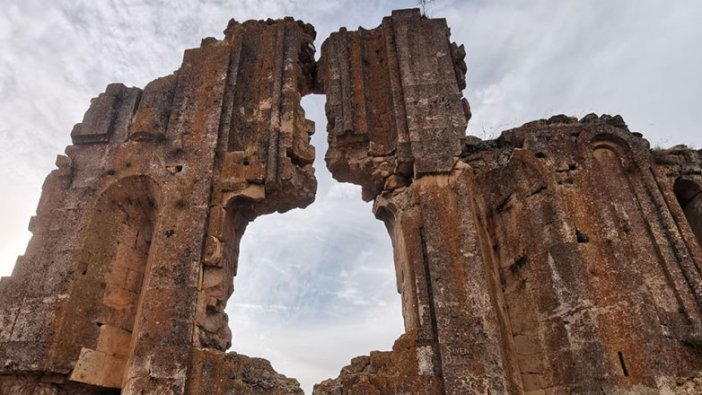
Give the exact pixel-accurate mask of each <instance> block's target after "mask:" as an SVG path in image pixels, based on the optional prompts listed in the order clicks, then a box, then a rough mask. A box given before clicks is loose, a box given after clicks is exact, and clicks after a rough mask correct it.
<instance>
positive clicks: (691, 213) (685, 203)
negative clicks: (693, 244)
mask: <svg viewBox="0 0 702 395" xmlns="http://www.w3.org/2000/svg"><path fill="white" fill-rule="evenodd" d="M673 191H674V192H675V197H676V198H677V200H678V203H679V204H680V208H682V211H683V213H685V218H686V219H687V222H688V224H690V228H691V229H692V233H694V234H695V237H696V238H697V242H698V243H699V244H700V245H702V186H700V184H699V183H697V182H694V181H692V180H689V179H686V178H678V179H677V180H676V181H675V184H674V186H673Z"/></svg>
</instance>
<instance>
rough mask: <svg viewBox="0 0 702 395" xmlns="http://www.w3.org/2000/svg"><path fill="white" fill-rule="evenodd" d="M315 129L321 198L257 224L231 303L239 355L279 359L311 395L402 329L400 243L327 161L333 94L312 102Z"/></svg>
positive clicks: (277, 364)
mask: <svg viewBox="0 0 702 395" xmlns="http://www.w3.org/2000/svg"><path fill="white" fill-rule="evenodd" d="M303 104H304V105H305V109H306V111H307V118H310V119H312V120H314V121H315V122H316V125H317V131H316V133H315V134H314V135H313V136H312V139H313V142H312V143H313V145H314V146H315V147H316V152H317V155H316V159H315V164H314V167H315V175H316V177H317V180H318V182H319V187H318V191H317V196H316V200H315V202H314V203H313V204H311V205H310V206H309V207H307V208H305V209H302V210H301V209H295V210H291V211H289V212H287V213H285V214H271V215H266V216H261V217H258V218H256V219H255V220H254V221H253V222H252V223H250V224H249V225H248V227H247V229H246V232H245V233H244V236H243V238H242V242H241V251H240V255H239V264H238V273H237V276H236V279H235V286H234V288H235V291H234V293H233V294H232V297H231V298H230V300H229V303H228V305H227V309H226V310H227V313H228V315H229V324H230V326H231V328H232V347H231V350H232V351H236V352H240V353H242V354H246V355H249V356H255V357H263V358H266V359H268V360H269V361H271V363H272V364H273V367H274V368H275V369H276V370H277V371H278V372H279V373H281V374H284V375H286V376H288V377H294V378H296V379H298V380H299V381H300V382H301V385H302V388H303V389H304V390H305V392H306V393H308V394H309V393H311V392H312V386H313V385H314V384H316V383H319V382H321V381H322V380H325V379H328V378H335V377H337V376H338V374H339V371H340V370H341V368H342V367H343V366H346V365H348V364H349V363H350V361H351V359H352V358H353V357H356V356H360V355H368V353H369V351H371V350H389V349H391V347H392V344H393V342H394V340H395V339H397V338H398V337H399V336H400V335H401V334H402V333H403V332H404V326H403V320H402V308H401V303H400V295H399V294H398V293H397V285H396V278H395V270H394V264H393V256H392V244H391V241H390V238H389V236H388V232H387V230H386V229H385V226H384V224H383V222H382V221H379V220H377V219H376V218H375V217H374V216H373V214H372V206H371V204H369V203H364V202H363V201H362V200H361V191H360V187H358V186H355V185H351V184H341V183H338V182H336V181H335V180H333V179H332V177H331V174H330V173H329V171H328V170H327V168H326V165H325V163H324V153H325V152H326V149H327V147H326V131H325V130H324V128H325V125H326V119H325V116H324V97H322V96H308V97H305V98H304V99H303Z"/></svg>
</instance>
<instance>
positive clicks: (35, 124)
mask: <svg viewBox="0 0 702 395" xmlns="http://www.w3.org/2000/svg"><path fill="white" fill-rule="evenodd" d="M415 4H416V1H414V0H406V1H400V0H394V1H380V0H376V1H367V0H353V1H347V0H341V1H330V0H325V1H318V0H304V1H302V0H292V1H282V0H239V1H226V0H213V1H205V0H203V1H186V0H168V1H166V0H162V1H148V2H147V1H136V0H109V1H108V0H76V1H61V0H54V1H43V0H0V5H1V6H2V10H3V12H2V13H1V14H0V48H2V51H0V93H1V94H0V168H2V169H4V171H3V172H0V218H1V219H2V222H1V225H0V275H3V276H7V275H9V274H10V273H11V271H12V267H13V265H14V262H15V259H16V257H17V256H18V255H21V254H22V253H23V251H24V249H25V246H26V243H27V241H28V240H29V237H30V236H31V235H30V234H29V232H28V231H27V230H26V228H27V224H28V222H29V218H30V216H31V215H33V214H34V212H35V209H36V205H37V202H38V199H39V194H40V192H41V185H42V182H43V179H44V178H45V177H46V175H47V174H48V173H49V171H51V169H53V168H54V160H55V157H56V155H57V154H60V153H62V152H63V150H64V147H65V146H67V145H69V144H70V131H71V128H72V126H73V124H75V123H76V122H79V121H80V120H81V119H82V116H83V113H84V112H85V110H87V108H88V104H89V102H90V98H91V97H94V96H96V95H97V94H99V93H100V92H102V91H103V90H104V88H105V86H106V85H107V84H109V83H111V82H123V83H125V84H126V85H130V86H139V87H143V86H144V85H145V84H146V83H148V82H149V81H151V80H153V79H154V78H157V77H159V76H163V75H167V74H170V73H171V72H172V71H173V70H175V69H177V68H178V67H179V66H180V62H181V60H182V53H183V51H184V50H185V49H187V48H192V47H197V46H198V45H199V43H200V39H201V38H203V37H207V36H213V37H217V38H221V37H222V31H223V30H224V28H225V27H226V25H227V21H228V20H229V19H230V18H235V19H237V20H239V21H244V20H247V19H266V18H279V17H283V16H287V15H290V16H294V17H296V18H298V19H303V20H304V21H305V22H309V23H312V24H313V25H315V27H316V29H317V32H318V39H317V42H316V46H317V48H320V47H321V42H322V41H323V39H324V38H325V37H327V36H328V35H329V34H330V33H331V32H333V31H336V30H338V29H339V28H340V27H341V26H346V27H348V28H349V29H356V28H357V27H358V26H363V27H365V28H374V27H376V26H378V25H379V24H380V22H381V20H382V17H383V16H385V15H389V14H390V11H391V10H392V9H397V8H408V7H413V6H414V5H415ZM427 12H428V14H429V15H430V16H431V17H442V18H447V20H448V23H449V26H450V27H451V29H452V39H453V40H454V41H456V42H458V43H460V44H465V46H466V49H467V53H468V56H467V64H468V77H467V78H468V87H467V89H466V91H465V95H466V97H467V98H468V100H469V101H470V103H471V107H472V110H473V119H472V120H471V121H470V124H469V126H468V131H467V133H468V134H472V135H475V136H478V137H481V138H494V137H496V136H497V135H499V132H500V131H501V130H504V129H508V128H511V127H515V126H519V125H521V124H523V123H525V122H528V121H531V120H534V119H539V118H545V117H549V116H551V115H555V114H561V113H565V114H568V115H575V116H583V115H585V114H587V113H590V112H595V113H598V114H599V113H609V114H621V115H622V116H623V117H624V119H625V120H626V121H627V123H628V124H629V126H630V128H631V130H634V131H639V132H641V133H643V134H644V136H645V137H646V138H648V140H649V141H650V142H651V145H652V146H660V147H668V146H672V145H676V144H686V145H688V146H692V147H696V148H698V149H699V148H702V133H701V132H700V130H699V127H698V123H699V121H698V120H697V117H696V115H697V111H700V110H702V99H701V97H702V77H701V76H700V70H702V45H700V43H701V42H702V23H700V22H699V21H700V20H702V2H700V1H696V0H689V1H685V0H677V1H656V0H650V1H649V0H589V1H586V0H532V1H528V2H527V1H523V0H489V1H488V0H462V1H461V0H454V1H451V0H435V1H434V2H433V4H432V5H431V6H430V7H429V8H428V10H427ZM303 105H304V107H305V109H306V111H307V114H308V118H310V119H313V120H314V121H315V122H316V123H317V134H315V136H314V137H313V144H314V145H315V146H316V147H317V153H318V158H317V160H316V162H315V168H316V174H317V177H318V180H319V190H318V193H317V199H316V202H315V203H314V204H312V205H311V206H310V207H308V208H307V209H305V210H292V211H290V212H288V213H285V214H272V215H269V216H265V217H260V218H258V219H256V220H255V221H254V222H253V223H252V224H250V225H249V227H248V229H247V231H246V234H245V235H244V237H243V240H242V246H241V256H240V260H239V273H238V276H237V277H236V279H235V293H234V295H233V296H232V298H231V299H230V301H229V304H228V306H227V311H228V313H229V316H230V325H231V327H232V331H233V336H234V339H233V347H232V350H234V351H237V352H241V353H244V354H247V355H251V356H259V357H265V358H267V359H269V360H270V361H271V362H272V363H273V366H274V367H275V368H276V369H277V370H278V371H279V372H281V373H283V374H286V375H288V376H290V377H295V378H297V379H299V380H300V381H301V383H302V385H303V388H304V389H305V390H306V391H307V393H310V392H311V388H312V385H313V384H314V383H316V382H320V381H322V380H323V379H326V378H329V377H336V376H337V375H338V373H339V370H340V368H341V367H342V366H344V365H346V364H348V362H349V360H350V359H351V358H352V357H354V356H357V355H366V354H367V353H368V352H369V351H370V350H376V349H389V348H390V347H391V346H392V342H393V340H394V339H395V338H397V337H398V336H399V335H400V334H401V333H402V331H403V328H402V317H401V310H400V299H399V296H398V294H397V292H396V287H395V278H394V276H395V274H394V269H393V264H392V251H391V245H390V239H389V237H388V235H387V233H386V231H385V228H384V226H383V225H382V223H381V222H379V221H377V220H375V219H374V217H373V215H372V214H371V207H370V205H369V204H366V203H363V202H362V201H361V198H360V189H359V188H358V187H356V186H353V185H350V184H340V183H337V182H335V181H333V180H332V178H331V176H330V174H329V172H328V171H327V170H326V168H325V166H324V161H323V153H324V151H326V137H325V125H326V121H325V119H324V111H323V105H324V98H323V97H322V96H310V97H306V98H304V100H303Z"/></svg>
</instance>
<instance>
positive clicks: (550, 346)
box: [0, 10, 702, 395]
mask: <svg viewBox="0 0 702 395" xmlns="http://www.w3.org/2000/svg"><path fill="white" fill-rule="evenodd" d="M224 33H225V34H224V38H223V39H222V40H217V39H214V38H206V39H204V40H203V41H202V45H201V46H200V48H195V49H190V50H187V51H186V52H185V56H184V59H183V64H182V66H181V67H180V68H179V69H178V70H177V71H176V72H175V73H174V74H172V75H170V76H166V77H162V78H159V79H156V80H154V81H152V82H151V83H149V84H148V85H147V86H146V87H145V88H144V89H143V90H142V89H138V88H127V87H125V86H124V85H121V84H112V85H109V86H108V87H107V89H106V91H105V92H104V93H102V94H100V95H99V96H98V97H97V98H95V99H94V100H93V101H92V103H91V105H90V108H89V109H88V111H87V112H86V114H85V117H84V119H83V122H82V123H80V124H78V125H76V126H75V128H74V129H73V132H72V133H71V136H72V138H73V145H71V146H69V147H67V149H66V155H61V156H59V157H58V159H57V161H56V165H57V167H58V169H57V170H54V171H53V172H52V173H51V174H50V175H49V177H48V178H47V180H46V182H45V184H44V188H43V193H42V197H41V201H40V203H39V207H38V209H37V215H36V217H34V218H32V220H31V222H30V230H31V231H32V233H33V237H32V240H31V241H30V243H29V246H28V247H27V251H26V253H25V254H24V255H23V256H21V257H20V258H18V261H17V265H16V266H15V269H14V272H13V274H12V276H11V277H8V278H3V279H2V280H0V393H2V394H4V393H9V394H102V393H120V392H121V393H124V394H141V393H150V394H184V393H188V394H229V393H236V394H300V393H301V390H300V388H299V384H298V383H297V381H296V380H294V379H288V378H286V377H284V376H282V375H279V374H277V373H275V372H274V371H273V369H272V367H271V366H270V363H268V362H267V361H265V360H261V359H257V358H248V357H245V356H242V355H238V354H236V353H228V354H227V353H225V351H226V350H227V349H228V348H229V347H230V346H231V333H230V330H229V327H228V317H227V315H226V314H225V313H224V307H225V304H226V302H227V299H228V298H229V296H230V295H231V293H232V291H233V279H234V276H235V275H236V272H237V261H238V246H239V242H240V240H241V237H242V234H243V232H244V231H245V229H246V226H247V224H248V223H249V222H250V221H252V220H254V219H255V218H256V217H257V216H259V215H264V214H267V213H272V212H274V211H278V212H284V211H287V210H290V209H292V208H295V207H306V206H307V205H309V204H310V203H312V201H313V200H314V194H315V190H316V181H315V178H314V170H313V169H312V167H311V164H312V162H313V160H314V156H315V152H314V148H313V147H311V146H310V145H309V135H310V134H311V133H312V132H313V131H314V124H313V123H312V122H310V121H309V120H306V119H305V117H304V111H303V109H302V108H301V106H300V99H301V97H302V96H303V95H306V94H309V93H324V94H325V95H326V97H327V105H326V112H327V117H328V125H327V129H328V139H329V151H328V152H327V153H326V160H327V165H328V167H329V169H330V170H331V172H332V174H333V175H334V177H335V178H336V179H338V180H339V181H344V182H353V183H356V184H358V185H360V186H361V187H362V190H363V198H364V199H365V200H367V201H371V200H372V201H374V212H375V215H376V216H377V217H378V219H380V220H382V221H384V223H385V224H386V226H387V229H388V232H389V234H390V237H391V240H392V246H393V251H394V257H395V269H396V274H397V288H398V291H399V292H400V293H401V295H402V305H403V316H404V321H405V329H406V333H405V334H404V335H403V336H401V337H400V339H398V340H397V341H396V343H395V345H394V347H393V350H391V351H385V352H372V353H371V354H370V356H367V357H358V358H356V359H354V360H353V361H351V364H350V365H349V366H347V367H345V368H343V369H342V371H341V374H340V376H339V377H338V378H336V379H330V380H326V381H324V382H322V383H321V384H319V385H317V386H316V387H315V391H314V392H315V394H318V395H325V394H334V395H341V394H452V395H453V394H456V395H459V394H460V395H462V394H471V393H480V394H487V393H490V394H502V393H510V394H557V393H580V394H586V393H593V394H594V393H598V394H600V393H607V394H609V393H614V394H616V393H632V394H633V393H636V394H641V393H652V394H653V393H656V394H658V393H661V394H670V393H675V394H696V393H700V392H702V375H701V374H700V366H702V364H701V363H702V332H701V331H702V327H701V326H702V315H701V311H702V310H701V307H702V275H701V270H702V248H701V244H702V153H700V151H694V150H691V149H688V148H686V147H674V148H671V149H669V150H651V149H650V147H649V146H648V143H647V142H646V140H644V139H643V138H642V136H641V135H640V134H638V133H632V132H630V131H629V130H628V128H627V126H626V124H625V123H624V121H623V119H622V118H621V117H619V116H615V117H611V116H606V115H603V116H596V115H592V114H591V115H588V116H586V117H584V118H582V119H580V120H578V119H575V118H571V117H567V116H563V115H560V116H555V117H552V118H550V119H548V120H540V121H535V122H531V123H528V124H525V125H523V126H521V127H519V128H516V129H512V130H508V131H505V132H503V133H502V135H501V136H500V137H499V138H497V139H495V140H488V141H481V140H480V139H477V138H475V137H467V136H466V135H465V130H466V127H467V123H468V121H469V119H470V108H469V106H468V103H467V101H466V100H465V99H464V98H463V95H462V93H461V92H462V91H463V89H464V88H465V73H466V64H465V62H464V58H465V56H466V54H465V50H464V48H463V46H458V45H456V44H454V43H451V42H450V36H449V29H448V27H447V25H446V21H445V20H443V19H429V18H426V17H424V16H422V15H421V14H420V13H419V11H418V10H400V11H394V12H393V13H392V15H391V16H390V17H387V18H385V19H384V20H383V21H382V23H381V25H380V26H379V27H377V28H375V29H371V30H366V29H362V28H359V30H357V31H348V30H346V29H341V30H340V31H339V32H337V33H334V34H332V35H331V36H330V37H329V38H327V39H326V40H325V41H324V43H323V44H322V56H321V59H320V61H319V62H318V63H317V62H315V60H314V51H315V50H314V45H313V41H314V39H315V31H314V29H313V28H312V27H311V26H310V25H306V24H304V23H302V22H299V21H294V20H293V19H289V18H288V19H284V20H276V21H273V20H268V21H249V22H244V23H238V22H236V21H231V22H230V24H229V26H228V27H227V29H226V30H225V32H224Z"/></svg>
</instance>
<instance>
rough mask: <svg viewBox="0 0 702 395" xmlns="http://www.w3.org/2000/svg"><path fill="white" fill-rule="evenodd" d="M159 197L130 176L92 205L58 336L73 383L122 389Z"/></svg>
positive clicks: (142, 181)
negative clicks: (68, 359) (72, 362)
mask: <svg viewBox="0 0 702 395" xmlns="http://www.w3.org/2000/svg"><path fill="white" fill-rule="evenodd" d="M158 195H159V193H158V186H157V185H156V183H155V182H154V181H153V180H151V179H150V178H148V177H144V176H135V177H127V178H125V179H121V180H119V181H117V182H116V183H114V184H112V185H111V186H109V187H108V188H107V189H106V190H105V191H104V192H102V193H101V195H100V197H99V198H98V200H97V203H96V205H95V208H94V210H93V214H92V217H91V219H90V221H89V223H88V226H87V228H86V229H85V231H84V233H83V234H84V236H83V237H82V240H81V248H80V250H79V251H80V255H79V256H78V257H77V260H76V262H75V265H74V268H75V272H74V275H75V276H76V278H75V281H74V283H73V284H72V286H71V290H70V296H69V298H70V299H73V300H80V302H79V303H78V302H77V303H70V301H69V306H75V307H69V311H68V312H67V314H66V318H65V319H64V323H65V325H64V327H65V328H64V330H63V331H61V333H62V334H63V336H64V337H65V339H62V340H63V341H62V342H61V343H64V344H69V345H70V347H66V349H67V350H70V352H71V353H73V360H76V359H77V362H76V364H75V367H74V368H73V371H72V372H71V374H70V379H71V380H73V381H77V382H83V383H87V384H92V385H97V386H101V387H109V388H121V387H122V385H123V379H124V373H125V369H126V366H127V363H128V361H129V359H130V356H131V353H132V352H133V347H134V337H133V336H132V334H133V333H137V330H136V328H135V325H136V322H137V317H138V316H139V310H140V306H141V304H142V290H143V289H144V288H145V286H144V284H145V283H146V282H147V281H148V272H149V269H148V268H149V251H150V247H151V239H152V236H153V234H154V229H155V227H156V225H157V224H156V218H157V211H158V201H159V196H158ZM67 326H70V328H67ZM75 354H78V355H75ZM76 357H77V358H76Z"/></svg>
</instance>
